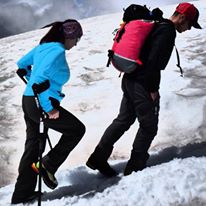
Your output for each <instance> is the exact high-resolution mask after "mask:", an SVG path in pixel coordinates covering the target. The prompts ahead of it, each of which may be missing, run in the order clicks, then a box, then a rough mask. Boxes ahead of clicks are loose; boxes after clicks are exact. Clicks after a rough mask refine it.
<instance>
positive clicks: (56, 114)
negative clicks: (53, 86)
mask: <svg viewBox="0 0 206 206" xmlns="http://www.w3.org/2000/svg"><path fill="white" fill-rule="evenodd" d="M47 114H48V116H49V119H58V118H59V111H58V110H57V109H53V110H52V111H50V112H48V113H47Z"/></svg>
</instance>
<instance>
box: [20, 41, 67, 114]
mask: <svg viewBox="0 0 206 206" xmlns="http://www.w3.org/2000/svg"><path fill="white" fill-rule="evenodd" d="M17 65H18V67H19V68H20V69H27V70H28V66H29V65H31V66H33V67H32V71H31V72H30V71H28V74H27V76H26V78H27V80H28V84H27V86H26V89H25V91H24V95H25V96H34V93H33V90H32V85H33V84H34V83H37V84H40V83H42V82H44V81H45V80H49V82H50V87H49V89H47V90H46V91H44V92H42V93H40V94H39V101H40V104H41V106H42V108H43V110H44V111H45V112H50V111H51V110H53V107H52V105H51V101H50V100H49V97H53V98H55V99H57V100H58V101H59V102H61V100H62V99H63V97H64V94H63V93H62V86H63V85H64V84H65V83H66V82H67V81H68V80H69V78H70V70H69V66H68V64H67V61H66V57H65V47H64V45H63V44H61V43H58V42H51V43H44V44H40V45H38V46H36V47H35V48H34V49H32V50H31V51H30V52H28V53H27V54H26V55H25V56H23V57H22V58H21V59H20V60H19V61H18V62H17Z"/></svg>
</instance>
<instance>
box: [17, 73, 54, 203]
mask: <svg viewBox="0 0 206 206" xmlns="http://www.w3.org/2000/svg"><path fill="white" fill-rule="evenodd" d="M16 73H17V75H18V76H19V77H20V78H21V79H22V80H23V82H24V83H25V84H27V81H26V79H25V78H24V76H25V75H26V74H27V71H26V70H25V69H18V70H17V72H16ZM41 86H42V88H40V87H41ZM48 87H49V81H46V83H45V82H43V83H42V85H38V84H33V85H32V89H33V92H34V98H35V102H36V105H37V108H38V109H39V111H40V124H39V134H40V137H39V154H38V159H39V181H38V190H39V191H38V192H39V194H38V206H41V190H42V181H41V179H42V154H43V152H44V144H43V141H42V140H43V139H42V137H43V136H44V134H45V131H46V128H45V126H44V123H43V119H44V118H45V113H44V111H43V109H42V107H41V105H40V102H39V98H38V94H39V93H41V92H43V91H44V90H46V89H48ZM46 138H47V140H48V143H49V146H50V149H52V144H51V141H50V139H49V136H48V135H46Z"/></svg>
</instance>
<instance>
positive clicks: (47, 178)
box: [31, 162, 58, 190]
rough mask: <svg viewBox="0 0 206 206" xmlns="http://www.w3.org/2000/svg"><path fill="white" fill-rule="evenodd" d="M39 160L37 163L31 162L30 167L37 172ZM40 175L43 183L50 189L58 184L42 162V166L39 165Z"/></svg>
mask: <svg viewBox="0 0 206 206" xmlns="http://www.w3.org/2000/svg"><path fill="white" fill-rule="evenodd" d="M39 166H40V165H39V162H37V163H33V164H32V166H31V167H32V169H33V170H34V171H35V172H36V173H38V174H39ZM41 175H42V178H43V181H44V183H45V184H46V186H47V187H49V188H50V189H52V190H53V189H55V188H56V187H57V186H58V182H57V179H56V178H55V176H54V174H52V173H51V172H49V171H48V170H47V169H46V167H45V165H44V164H43V163H42V167H41Z"/></svg>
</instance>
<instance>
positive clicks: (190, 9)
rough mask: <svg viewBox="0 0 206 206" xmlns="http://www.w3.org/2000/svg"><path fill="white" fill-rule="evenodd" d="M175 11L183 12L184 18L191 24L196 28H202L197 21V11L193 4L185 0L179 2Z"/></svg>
mask: <svg viewBox="0 0 206 206" xmlns="http://www.w3.org/2000/svg"><path fill="white" fill-rule="evenodd" d="M175 11H176V12H178V13H180V14H184V15H185V16H186V18H187V19H189V21H191V23H192V26H193V27H195V28H196V29H202V28H201V26H200V25H199V24H198V22H197V21H198V18H199V11H198V9H197V8H196V7H195V6H194V5H193V4H190V3H187V2H183V3H180V4H179V5H178V6H177V8H176V10H175Z"/></svg>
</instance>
